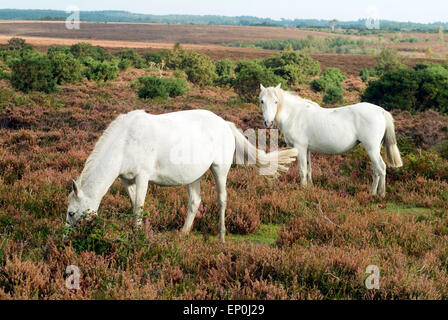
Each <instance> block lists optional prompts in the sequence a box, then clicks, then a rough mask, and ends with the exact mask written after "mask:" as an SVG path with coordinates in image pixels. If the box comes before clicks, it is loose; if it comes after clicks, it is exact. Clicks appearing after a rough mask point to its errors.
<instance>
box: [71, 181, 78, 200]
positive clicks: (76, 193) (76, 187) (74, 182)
mask: <svg viewBox="0 0 448 320" xmlns="http://www.w3.org/2000/svg"><path fill="white" fill-rule="evenodd" d="M72 189H73V193H74V194H75V196H77V197H78V196H79V188H78V185H77V184H76V181H75V180H72Z"/></svg>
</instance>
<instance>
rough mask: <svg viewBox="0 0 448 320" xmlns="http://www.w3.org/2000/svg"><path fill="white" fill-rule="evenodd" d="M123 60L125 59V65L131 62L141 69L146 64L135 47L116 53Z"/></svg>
mask: <svg viewBox="0 0 448 320" xmlns="http://www.w3.org/2000/svg"><path fill="white" fill-rule="evenodd" d="M115 56H116V57H118V58H119V59H120V60H121V61H123V60H125V63H124V64H121V66H122V67H123V66H124V65H128V64H129V63H130V65H131V66H133V67H135V68H137V69H141V68H144V67H145V66H146V63H145V60H144V59H143V58H142V57H141V56H140V54H139V53H138V52H137V51H136V50H135V49H125V50H120V51H118V52H117V53H116V54H115Z"/></svg>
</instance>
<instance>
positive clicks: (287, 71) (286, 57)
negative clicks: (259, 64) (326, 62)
mask: <svg viewBox="0 0 448 320" xmlns="http://www.w3.org/2000/svg"><path fill="white" fill-rule="evenodd" d="M263 64H264V65H265V66H266V68H268V69H272V71H273V72H274V73H275V74H276V75H278V76H280V77H282V78H283V79H285V80H286V82H287V83H288V84H289V85H299V84H304V83H308V82H309V81H310V80H311V79H312V77H314V76H317V75H319V74H320V72H321V69H320V64H319V62H318V61H316V60H313V58H311V57H310V56H309V55H308V54H306V53H302V52H300V53H299V52H295V51H285V52H282V53H281V54H278V55H275V56H273V57H271V58H268V59H265V60H263Z"/></svg>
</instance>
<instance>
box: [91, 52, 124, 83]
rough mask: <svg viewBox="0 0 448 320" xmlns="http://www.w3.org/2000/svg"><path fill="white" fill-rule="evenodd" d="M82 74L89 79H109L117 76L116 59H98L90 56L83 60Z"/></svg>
mask: <svg viewBox="0 0 448 320" xmlns="http://www.w3.org/2000/svg"><path fill="white" fill-rule="evenodd" d="M84 65H85V69H84V75H85V76H86V78H87V79H89V80H94V81H104V82H106V81H109V80H114V79H116V78H117V77H118V63H117V61H98V60H94V59H93V58H91V57H88V58H86V59H85V60H84Z"/></svg>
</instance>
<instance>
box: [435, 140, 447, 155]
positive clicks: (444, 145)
mask: <svg viewBox="0 0 448 320" xmlns="http://www.w3.org/2000/svg"><path fill="white" fill-rule="evenodd" d="M437 151H439V153H440V155H441V156H442V158H443V159H445V160H448V139H447V140H445V141H443V142H442V143H441V144H440V145H439V146H438V147H437Z"/></svg>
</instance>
